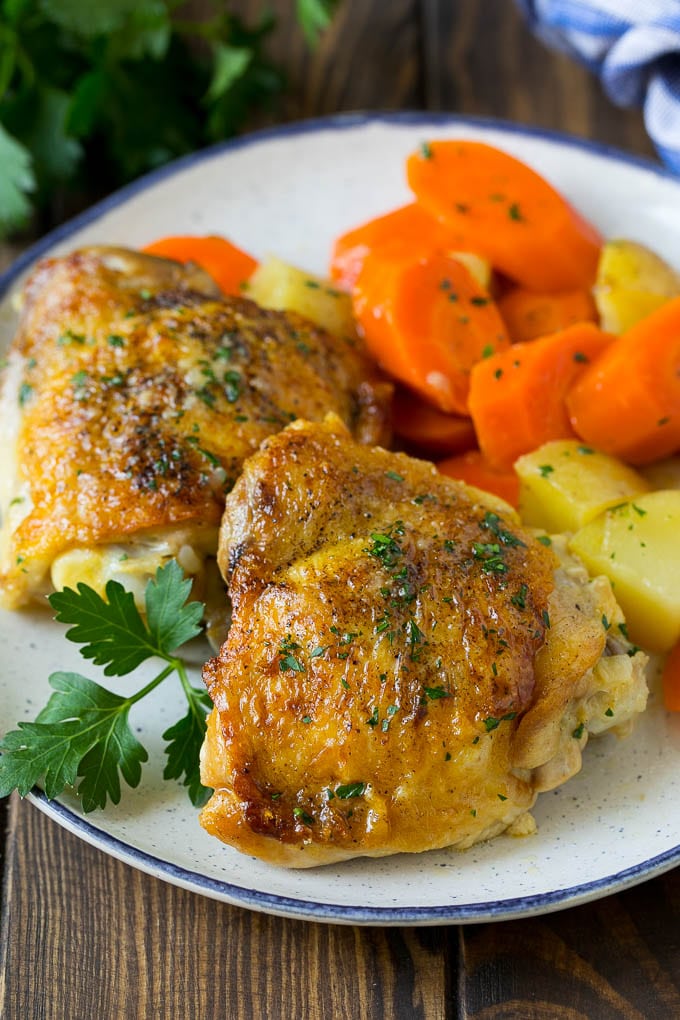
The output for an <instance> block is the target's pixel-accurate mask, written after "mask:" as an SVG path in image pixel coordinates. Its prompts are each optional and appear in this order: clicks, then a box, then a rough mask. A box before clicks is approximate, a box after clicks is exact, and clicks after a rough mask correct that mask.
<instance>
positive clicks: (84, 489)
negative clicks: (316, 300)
mask: <svg viewBox="0 0 680 1020" xmlns="http://www.w3.org/2000/svg"><path fill="white" fill-rule="evenodd" d="M3 376H4V378H3V380H2V399H1V403H0V453H1V455H2V465H3V470H2V474H1V476H0V513H1V514H2V528H1V530H0V600H1V601H2V602H3V603H4V604H5V605H6V606H8V607H9V608H16V607H17V606H20V605H22V604H24V603H25V602H27V601H28V600H29V599H31V598H39V599H40V598H41V597H42V596H43V595H44V594H45V593H46V592H49V591H50V590H51V589H52V588H54V587H57V588H60V587H63V586H65V585H70V586H72V587H73V586H75V584H76V583H77V582H78V581H85V582H87V583H89V584H91V585H92V586H93V587H94V588H96V589H97V590H100V591H101V590H102V589H103V588H104V586H105V584H106V581H107V580H109V579H111V578H114V579H116V580H120V581H121V582H122V583H124V584H125V585H126V587H128V588H130V589H132V590H133V591H134V592H135V594H136V595H137V596H139V597H141V594H142V592H143V590H144V587H145V585H146V581H147V580H148V578H149V577H150V576H153V574H154V573H155V571H156V568H157V567H158V566H159V565H160V564H161V563H162V562H164V561H165V560H167V559H169V558H170V557H172V556H177V558H178V559H179V561H180V563H181V564H182V566H183V567H184V569H185V571H186V572H187V573H189V574H192V575H200V574H201V571H202V568H203V565H204V563H205V560H206V557H208V556H210V555H212V556H214V555H215V552H216V548H217V529H218V526H219V522H220V518H221V515H222V509H223V506H224V498H225V495H226V492H227V491H228V490H229V489H230V488H231V486H232V485H233V483H234V481H235V480H236V478H237V476H238V474H239V472H240V470H241V465H242V463H243V460H244V458H245V457H246V456H248V454H250V453H252V452H253V451H254V450H256V449H257V448H258V446H259V445H260V443H261V442H262V440H263V439H264V438H265V437H266V436H268V435H270V434H271V433H273V432H276V431H278V430H279V429H281V428H283V427H284V426H285V425H287V424H288V423H289V422H290V421H291V420H292V419H294V418H296V417H304V418H307V419H313V420H320V419H322V418H323V416H324V415H325V414H326V412H327V411H328V409H329V408H331V409H333V410H334V411H335V412H336V413H337V414H339V415H340V417H341V418H342V419H343V421H344V422H345V423H346V424H347V426H348V427H349V428H350V430H351V431H352V433H353V434H354V435H355V436H356V437H357V438H358V439H359V440H361V441H364V442H378V441H381V440H382V439H383V438H384V436H385V422H386V419H387V417H388V409H387V402H388V398H389V387H386V385H385V384H384V383H379V382H378V383H376V382H375V375H374V369H373V368H372V366H371V364H370V362H369V361H368V359H367V358H366V357H365V356H364V355H363V353H362V352H361V350H360V349H359V348H358V347H357V346H356V345H355V344H354V343H353V342H352V340H349V339H348V340H344V339H339V338H337V337H332V336H330V335H328V334H326V333H325V332H323V331H322V330H320V329H318V328H316V327H314V326H313V325H312V324H311V323H309V322H307V321H306V320H304V319H302V318H300V317H299V316H296V315H293V314H287V313H284V312H273V311H265V310H264V309H261V308H259V307H258V306H257V305H255V304H253V303H252V302H250V301H247V300H245V299H240V298H227V297H224V296H222V295H221V294H220V293H219V292H218V290H217V287H216V286H215V284H214V283H213V281H212V280H211V279H210V277H208V276H207V275H206V274H205V273H204V272H202V271H201V270H200V269H198V268H197V267H192V266H191V265H188V266H182V265H180V264H178V263H175V262H172V261H169V260H166V259H160V258H155V257H153V256H149V255H142V254H139V253H138V252H133V251H128V250H126V249H122V248H105V247H99V248H97V247H93V248H86V249H83V250H81V251H76V252H74V253H73V254H71V255H68V256H66V257H64V258H52V259H47V260H45V261H43V262H41V263H39V264H38V266H37V267H36V269H35V270H34V271H33V273H32V275H31V277H30V278H29V280H28V283H27V285H26V288H25V292H24V306H23V312H22V316H21V321H20V324H19V329H18V333H17V336H16V338H15V340H14V343H13V346H12V348H11V350H10V352H9V358H8V362H7V365H6V367H5V369H4V371H3ZM195 594H197V595H199V596H201V595H203V594H204V593H203V591H202V590H201V588H200V587H199V588H198V590H197V591H196V592H195Z"/></svg>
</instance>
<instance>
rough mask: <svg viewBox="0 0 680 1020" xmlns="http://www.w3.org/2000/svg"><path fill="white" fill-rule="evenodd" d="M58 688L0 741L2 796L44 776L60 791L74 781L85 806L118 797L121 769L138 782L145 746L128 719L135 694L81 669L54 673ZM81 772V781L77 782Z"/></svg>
mask: <svg viewBox="0 0 680 1020" xmlns="http://www.w3.org/2000/svg"><path fill="white" fill-rule="evenodd" d="M49 682H50V685H51V686H52V687H53V688H54V690H55V693H54V694H53V695H52V696H51V698H50V700H49V701H48V703H47V705H46V706H45V708H44V709H43V710H42V712H40V714H39V715H38V716H37V718H36V720H35V722H32V723H31V722H28V723H27V722H22V723H19V728H18V729H17V730H13V731H11V732H10V733H7V734H6V735H5V737H4V739H3V740H2V741H1V742H0V750H2V751H3V752H4V753H3V755H2V757H0V796H5V795H6V794H8V793H9V792H10V791H11V790H13V789H17V790H18V791H19V793H20V794H21V796H25V795H26V794H27V793H28V791H29V790H30V789H31V787H32V786H34V785H35V783H37V782H39V781H40V780H41V779H44V782H45V793H46V794H47V796H48V797H50V798H52V797H56V796H57V795H58V794H59V793H61V792H62V790H63V789H64V787H65V786H74V787H76V789H77V793H78V794H79V796H80V797H81V800H82V805H83V810H84V811H86V812H88V811H92V810H93V809H94V808H97V807H104V806H105V805H106V801H107V799H109V798H110V799H111V801H113V803H114V804H117V803H118V802H119V800H120V775H119V772H120V774H122V776H123V778H124V779H125V781H126V782H127V784H128V785H129V786H133V787H134V786H137V785H138V784H139V780H140V778H141V764H142V762H145V761H146V760H147V758H148V755H147V752H146V750H145V749H144V747H142V745H141V744H140V743H139V741H138V740H137V739H136V737H135V736H134V734H133V733H132V730H131V729H130V727H129V725H128V721H127V717H128V712H129V709H130V706H131V705H132V703H133V699H132V698H122V697H120V696H119V695H117V694H113V693H111V691H107V690H106V689H105V688H104V687H100V686H99V684H96V683H94V682H93V681H92V680H88V679H87V678H86V677H84V676H81V675H80V674H78V673H53V674H52V675H51V676H50V678H49ZM78 778H80V782H79V783H78Z"/></svg>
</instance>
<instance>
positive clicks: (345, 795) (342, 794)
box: [335, 783, 367, 800]
mask: <svg viewBox="0 0 680 1020" xmlns="http://www.w3.org/2000/svg"><path fill="white" fill-rule="evenodd" d="M366 785H367V784H366V783H345V784H344V785H343V786H336V788H335V796H336V797H339V798H340V800H351V799H352V798H353V797H363V795H364V794H365V792H366Z"/></svg>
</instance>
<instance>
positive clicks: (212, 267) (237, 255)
mask: <svg viewBox="0 0 680 1020" xmlns="http://www.w3.org/2000/svg"><path fill="white" fill-rule="evenodd" d="M142 251H144V252H146V253H147V254H148V255H162V256H163V258H166V259H175V261H176V262H195V263H196V264H197V265H199V266H200V267H201V268H202V269H205V271H206V273H209V274H210V276H212V278H213V280H214V281H215V283H216V284H217V285H218V286H219V287H220V289H221V290H222V291H223V292H224V293H225V294H232V295H238V294H241V293H242V292H243V284H244V283H245V281H246V280H247V279H248V277H249V276H251V275H252V273H253V272H254V271H255V269H256V268H257V262H256V261H255V259H254V258H252V257H251V256H250V255H248V254H247V253H246V252H244V251H241V249H240V248H237V247H236V245H234V244H232V243H231V241H228V240H227V239H226V237H216V236H212V235H211V236H210V237H194V236H192V235H178V236H176V237H163V238H161V239H160V240H158V241H154V242H153V243H152V244H147V245H146V246H145V247H144V248H142Z"/></svg>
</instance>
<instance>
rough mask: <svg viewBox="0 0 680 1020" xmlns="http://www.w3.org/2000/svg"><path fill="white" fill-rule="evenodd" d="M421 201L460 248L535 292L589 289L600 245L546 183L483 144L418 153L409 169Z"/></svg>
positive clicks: (434, 146)
mask: <svg viewBox="0 0 680 1020" xmlns="http://www.w3.org/2000/svg"><path fill="white" fill-rule="evenodd" d="M407 173H408V182H409V185H410V187H411V189H412V191H413V192H414V193H415V196H416V198H417V200H418V202H419V203H420V204H421V205H422V207H423V208H424V209H425V210H426V211H427V212H428V213H430V214H431V215H432V216H435V217H437V219H439V220H440V221H441V222H442V223H444V224H446V226H447V227H449V228H450V229H451V230H452V231H453V232H454V234H455V238H456V240H455V245H456V247H458V248H461V249H466V248H467V249H470V250H473V251H477V252H479V253H480V254H482V255H485V256H486V257H487V258H488V259H489V260H490V262H491V263H492V265H493V266H494V267H495V268H497V269H499V270H501V271H502V272H503V273H505V274H506V275H507V276H509V277H511V279H513V280H515V281H517V282H518V283H521V284H522V286H524V287H528V288H529V289H530V290H536V291H548V292H549V291H559V290H571V289H573V288H576V287H581V288H587V287H590V286H591V285H592V284H593V282H594V280H595V274H596V271H597V262H598V258H599V253H600V248H601V245H602V239H601V237H600V235H599V234H598V233H597V231H596V230H595V229H594V227H592V226H591V225H590V224H589V223H587V222H586V221H585V220H584V219H583V218H582V217H581V216H580V215H579V214H578V213H577V212H576V211H575V210H574V209H573V208H572V207H571V206H570V205H569V203H568V202H567V201H566V200H565V199H564V198H563V197H562V195H560V194H559V192H557V191H556V190H555V189H554V188H553V187H552V186H551V185H550V184H548V182H547V181H545V180H544V179H543V178H542V177H540V176H539V175H538V174H537V173H535V171H533V170H531V169H530V168H529V167H528V166H526V165H525V164H524V163H521V162H520V161H519V160H517V159H515V158H514V157H513V156H510V155H508V153H505V152H501V151H500V150H499V149H495V148H493V146H490V145H485V144H484V143H482V142H470V141H442V142H431V143H427V144H425V145H424V146H421V149H420V151H419V152H417V153H415V154H414V155H412V156H410V157H409V159H408V162H407Z"/></svg>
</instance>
